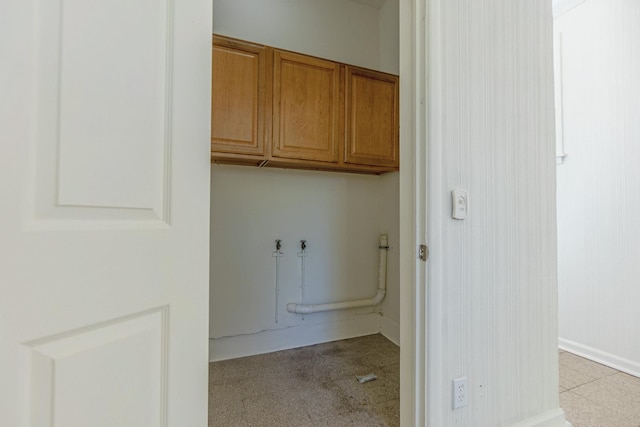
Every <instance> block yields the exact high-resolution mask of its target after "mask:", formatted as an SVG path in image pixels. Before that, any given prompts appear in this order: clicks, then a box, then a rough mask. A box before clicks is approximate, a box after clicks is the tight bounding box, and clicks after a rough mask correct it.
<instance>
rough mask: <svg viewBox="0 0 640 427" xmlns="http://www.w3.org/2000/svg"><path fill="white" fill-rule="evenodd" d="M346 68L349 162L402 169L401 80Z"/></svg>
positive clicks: (346, 146)
mask: <svg viewBox="0 0 640 427" xmlns="http://www.w3.org/2000/svg"><path fill="white" fill-rule="evenodd" d="M345 69H346V79H345V118H346V124H345V128H346V135H345V138H346V141H345V150H344V156H345V157H344V161H345V163H357V164H362V165H373V166H383V167H384V166H387V167H392V168H393V167H398V157H399V149H398V148H399V147H398V123H399V117H398V77H397V76H393V75H390V74H383V73H379V72H375V71H370V70H364V69H361V68H354V67H350V66H346V67H345Z"/></svg>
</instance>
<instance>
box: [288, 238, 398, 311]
mask: <svg viewBox="0 0 640 427" xmlns="http://www.w3.org/2000/svg"><path fill="white" fill-rule="evenodd" d="M378 250H379V258H378V291H377V292H376V294H375V295H374V296H373V297H371V298H367V299H361V300H350V301H341V302H332V303H328V304H313V305H304V304H296V303H289V304H287V311H288V312H289V313H297V314H311V313H317V312H320V311H330V310H342V309H345V308H353V307H370V306H374V305H378V304H380V302H382V300H383V299H384V295H385V294H386V292H387V251H388V250H389V238H388V236H387V235H386V234H381V235H380V244H379V245H378Z"/></svg>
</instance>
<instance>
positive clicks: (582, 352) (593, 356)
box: [558, 338, 640, 377]
mask: <svg viewBox="0 0 640 427" xmlns="http://www.w3.org/2000/svg"><path fill="white" fill-rule="evenodd" d="M558 344H559V347H560V348H561V349H562V350H566V351H568V352H570V353H574V354H577V355H578V356H582V357H584V358H587V359H589V360H593V361H594V362H598V363H601V364H603V365H605V366H609V367H611V368H614V369H617V370H618V371H622V372H625V373H627V374H629V375H633V376H634V377H640V363H638V362H634V361H633V360H629V359H625V358H623V357H619V356H616V355H614V354H611V353H607V352H604V351H602V350H598V349H596V348H593V347H589V346H586V345H584V344H580V343H577V342H574V341H569V340H567V339H564V338H560V339H559V340H558Z"/></svg>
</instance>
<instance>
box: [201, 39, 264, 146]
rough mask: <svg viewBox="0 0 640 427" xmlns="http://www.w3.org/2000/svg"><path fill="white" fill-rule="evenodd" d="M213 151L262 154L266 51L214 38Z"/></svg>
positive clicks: (257, 46)
mask: <svg viewBox="0 0 640 427" xmlns="http://www.w3.org/2000/svg"><path fill="white" fill-rule="evenodd" d="M212 65H213V71H212V74H211V85H212V94H213V95H212V97H211V150H212V151H214V152H216V151H218V152H227V153H228V152H233V153H238V154H256V155H263V154H264V147H265V142H264V138H265V113H266V112H265V105H266V90H267V48H266V47H264V46H260V45H254V44H250V43H243V42H239V41H237V40H231V39H226V38H223V37H218V36H215V37H214V41H213V64H212Z"/></svg>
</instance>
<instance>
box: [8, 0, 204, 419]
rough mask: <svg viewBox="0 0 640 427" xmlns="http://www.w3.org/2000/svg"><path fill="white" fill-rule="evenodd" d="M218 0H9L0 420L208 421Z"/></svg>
mask: <svg viewBox="0 0 640 427" xmlns="http://www.w3.org/2000/svg"><path fill="white" fill-rule="evenodd" d="M211 6H212V5H211V1H210V0H180V1H176V0H3V1H2V2H1V3H0V426H3V427H26V426H30V427H86V426H113V427H158V426H174V427H182V426H189V427H198V426H202V427H204V426H206V424H207V360H208V354H207V352H208V300H209V298H208V259H209V256H208V252H209V245H208V236H209V232H208V227H209V182H210V181H209V170H210V169H209V120H210V112H209V110H210V84H211V78H210V75H211V74H210V73H211V30H212V29H211V16H212V13H211Z"/></svg>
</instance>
